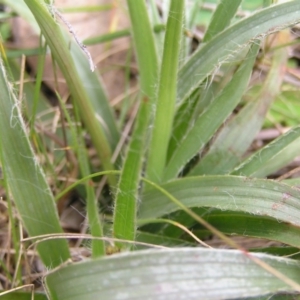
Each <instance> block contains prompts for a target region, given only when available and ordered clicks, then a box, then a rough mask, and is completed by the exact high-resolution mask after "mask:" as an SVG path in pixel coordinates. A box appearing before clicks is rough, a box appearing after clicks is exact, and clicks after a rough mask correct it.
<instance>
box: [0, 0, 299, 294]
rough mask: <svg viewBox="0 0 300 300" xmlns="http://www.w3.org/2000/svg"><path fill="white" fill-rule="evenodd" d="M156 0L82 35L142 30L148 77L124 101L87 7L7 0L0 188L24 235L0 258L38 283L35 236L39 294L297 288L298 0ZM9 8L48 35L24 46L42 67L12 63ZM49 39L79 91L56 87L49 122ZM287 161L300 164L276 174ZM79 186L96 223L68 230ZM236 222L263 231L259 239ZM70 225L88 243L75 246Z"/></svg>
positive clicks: (13, 232)
mask: <svg viewBox="0 0 300 300" xmlns="http://www.w3.org/2000/svg"><path fill="white" fill-rule="evenodd" d="M148 2H149V3H148V6H147V5H146V2H145V1H144V0H127V1H126V3H127V8H128V14H129V18H130V21H131V27H130V28H125V29H123V30H121V31H119V32H112V33H106V34H105V35H102V36H95V37H92V38H90V39H88V40H87V44H97V43H103V42H109V41H113V40H115V39H118V38H120V37H124V36H127V37H129V38H130V41H131V42H132V47H133V49H134V53H135V58H136V63H137V66H138V68H137V69H138V74H139V75H138V84H139V88H138V92H137V93H136V95H134V96H132V97H131V96H130V95H129V93H126V95H125V96H124V99H125V100H124V101H123V103H122V104H121V105H119V106H118V107H117V109H115V108H113V107H112V105H111V103H110V101H109V99H108V97H107V95H106V92H105V88H104V87H103V84H102V79H101V75H100V72H97V70H96V71H95V72H93V68H94V66H93V62H92V61H89V54H88V53H87V52H86V51H87V50H86V49H87V48H86V47H85V46H84V45H83V44H82V43H81V42H79V41H78V40H77V36H76V34H75V33H74V34H75V35H74V34H73V32H72V28H70V27H69V28H68V26H69V25H68V23H66V22H64V17H63V14H64V13H66V14H67V13H72V12H74V11H76V10H77V9H75V8H70V9H66V10H65V11H63V12H59V11H57V10H56V8H55V7H54V6H51V5H46V4H49V3H47V1H45V3H44V1H41V0H24V2H23V1H21V0H18V1H16V0H5V1H0V3H4V4H6V5H7V6H8V7H10V8H11V9H12V13H3V15H0V18H1V19H2V20H3V23H2V24H1V26H0V32H1V35H2V42H1V49H0V50H1V61H0V91H1V93H0V161H1V170H2V178H1V182H0V183H1V187H2V190H1V193H2V194H1V195H3V198H4V200H3V199H2V202H1V203H5V205H4V206H5V207H6V211H7V212H6V213H7V215H8V218H9V224H8V227H9V229H8V230H7V231H8V232H9V233H10V239H11V243H12V247H13V248H14V251H12V252H11V253H10V255H9V256H8V258H7V256H5V259H3V261H2V263H1V272H2V273H3V274H4V277H5V278H7V282H8V283H9V284H8V286H7V287H6V288H11V289H13V288H15V287H21V286H22V285H25V284H26V283H28V282H27V281H25V280H24V279H23V278H22V272H23V271H24V270H23V268H22V266H23V263H22V262H23V261H25V263H26V264H27V265H28V264H29V262H28V256H29V254H28V253H29V251H33V250H36V253H37V255H38V256H39V258H40V260H41V261H42V262H43V264H44V266H45V267H46V269H47V271H44V274H43V283H44V285H43V286H44V287H45V289H44V291H43V294H36V299H40V298H41V299H46V297H48V298H49V299H53V300H54V299H55V300H66V299H75V300H83V299H84V300H89V299H91V300H92V299H100V298H101V299H154V298H158V299H179V298H180V299H181V298H182V299H183V298H184V299H236V298H239V299H246V298H247V299H248V298H251V299H270V297H272V299H299V297H298V296H297V295H298V294H300V282H299V278H300V262H299V260H298V258H299V255H297V254H298V252H299V248H300V242H299V234H300V219H299V216H300V193H299V188H298V186H299V183H300V179H299V177H297V176H294V177H293V178H292V179H291V178H290V179H287V180H284V179H286V178H289V177H290V176H289V175H291V174H292V173H293V172H294V173H295V174H296V171H297V168H295V170H291V169H292V167H290V163H291V162H293V161H294V160H295V158H296V157H297V156H298V155H299V146H300V125H299V116H300V112H299V103H298V87H297V84H295V81H296V79H297V77H296V76H295V78H296V79H294V80H288V79H287V78H289V76H291V74H295V73H296V70H297V66H296V65H295V64H293V60H292V59H290V55H289V49H290V48H289V47H291V45H294V46H295V45H297V43H298V40H297V39H294V37H292V35H291V32H290V28H292V27H293V26H295V24H297V23H298V22H300V13H299V12H300V2H299V1H288V2H285V3H281V4H280V3H279V4H274V3H271V2H272V1H266V0H265V1H262V0H261V1H258V0H257V1H242V0H230V1H228V0H220V1H201V0H194V1H189V3H187V1H184V0H170V1H163V4H162V5H161V6H160V7H159V10H158V7H157V6H156V2H155V1H154V0H151V1H148ZM81 9H82V11H99V10H111V9H114V6H113V5H112V6H110V5H103V6H93V7H82V8H81ZM78 10H80V8H78ZM254 10H255V11H254ZM250 11H252V13H251V14H250ZM14 14H18V15H20V16H22V17H23V18H25V19H26V20H27V21H28V22H29V23H30V24H31V26H32V28H34V29H35V30H36V32H37V33H40V34H41V39H40V47H39V48H37V49H29V50H27V51H26V55H28V56H31V55H38V56H39V62H38V68H37V73H36V78H35V80H34V82H31V81H30V80H26V79H27V78H29V76H28V75H27V74H26V73H25V72H24V68H22V66H19V65H18V64H17V63H16V60H15V58H20V56H21V53H22V49H14V50H11V49H9V47H7V42H8V40H7V39H8V38H9V30H10V29H9V26H8V22H7V21H6V18H10V17H11V16H12V15H14ZM64 23H65V24H64ZM197 25H199V26H200V27H197ZM199 28H202V29H201V30H202V31H201V32H202V33H203V37H202V38H200V39H199V37H198V35H197V34H195V32H198V31H199V30H200V29H199ZM203 28H205V29H203ZM68 31H70V32H71V34H69V33H68ZM47 51H51V55H52V59H53V64H54V65H56V68H59V69H60V71H61V72H62V74H63V76H64V79H65V81H66V82H67V85H68V88H69V93H70V97H69V99H68V100H66V98H64V96H65V95H60V94H59V93H57V92H56V93H55V99H56V100H57V104H56V108H57V109H58V110H59V112H60V118H59V122H60V124H61V126H59V127H57V128H56V129H55V130H54V131H53V132H51V134H49V133H48V134H47V133H46V130H44V131H43V126H44V125H45V124H50V123H51V124H52V122H54V121H53V119H54V116H56V115H55V110H54V109H53V107H52V109H50V105H49V100H48V99H47V96H45V95H44V93H43V90H42V87H41V86H42V73H43V70H44V59H45V55H46V53H47ZM128 57H130V55H129V56H128ZM129 60H130V58H129V59H128V61H127V64H129V63H130V62H129ZM125 69H126V66H125ZM100 71H101V70H100ZM293 71H294V72H293ZM19 74H22V77H21V80H20V81H19V76H20V75H19ZM126 80H127V81H129V75H128V74H127V78H126ZM127 83H128V82H127ZM297 83H298V85H299V80H298V81H297ZM49 111H50V112H49ZM46 112H47V113H46ZM132 116H133V118H134V122H132V123H133V125H132V127H130V129H129V130H127V131H126V132H127V134H128V132H129V134H128V136H127V141H126V142H125V143H122V139H123V135H124V132H125V128H126V126H127V125H128V124H130V122H131V121H132V119H131V118H132ZM59 122H58V123H59ZM45 126H46V125H45ZM276 128H280V129H282V134H277V136H276V137H271V138H269V139H268V141H267V142H266V141H265V140H263V139H261V140H259V141H260V142H261V143H260V145H259V146H258V147H255V141H256V142H257V141H258V138H257V136H258V135H259V134H261V133H262V129H268V130H273V131H274V130H275V131H276ZM123 130H124V132H123ZM277 133H278V132H277ZM120 141H121V142H120ZM54 143H56V145H55V146H54ZM120 145H121V150H120V149H119V147H120ZM58 147H59V148H60V149H62V150H61V151H56V149H57V148H58ZM118 149H119V150H118ZM91 151H94V153H96V154H95V155H96V157H97V162H95V159H92V157H91ZM98 161H100V163H98ZM284 167H287V168H288V171H291V172H290V173H286V174H284V175H283V176H281V175H282V173H278V171H280V170H282V169H283V168H284ZM286 172H287V171H286ZM74 174H75V175H74ZM66 178H67V180H65V179H66ZM271 178H272V179H271ZM69 179H74V182H73V181H71V180H69ZM274 179H276V180H274ZM99 186H100V187H99ZM99 191H100V192H101V193H99ZM72 192H76V193H77V194H78V195H80V196H81V197H82V198H84V202H85V210H86V215H85V216H84V218H85V222H86V223H87V227H88V232H89V234H79V233H78V234H76V233H70V234H68V233H65V232H66V228H64V227H63V226H62V223H61V222H60V219H59V213H61V211H63V209H64V208H61V206H60V205H61V203H62V201H63V200H62V199H69V198H71V193H72ZM99 194H100V195H99ZM99 199H102V200H103V199H105V201H100V200H99ZM19 228H20V229H22V228H24V229H25V231H26V234H28V238H26V239H24V238H23V234H22V233H21V231H22V230H19ZM234 235H237V236H243V237H248V238H252V239H253V241H256V240H260V239H264V242H261V240H260V242H261V243H260V246H258V247H257V246H256V245H250V246H249V247H248V246H245V245H244V244H242V243H240V242H239V241H238V240H237V239H234V238H233V236H234ZM211 236H213V237H214V238H215V239H217V240H218V241H219V242H220V243H222V246H223V247H226V248H230V249H218V248H217V247H214V245H213V244H212V243H211ZM74 239H83V242H82V243H81V247H82V248H83V246H85V247H87V248H89V249H90V252H91V258H83V259H80V260H81V262H80V263H78V262H77V261H78V260H79V259H78V258H77V259H74V255H73V254H72V253H73V243H72V242H71V241H72V240H74ZM89 242H90V243H91V244H90V245H89ZM268 242H270V243H271V242H272V243H274V244H272V245H275V246H273V247H268ZM213 248H216V249H213ZM25 263H24V264H25ZM10 264H12V265H10ZM31 282H32V281H31ZM11 293H13V291H12V292H11ZM11 293H8V294H4V293H3V294H1V293H0V296H1V297H3V299H11V298H9V297H11V296H12V294H11ZM13 297H14V299H30V297H31V294H30V293H17V292H16V293H15V294H14V296H13ZM292 297H293V298H292ZM297 297H298V298H297Z"/></svg>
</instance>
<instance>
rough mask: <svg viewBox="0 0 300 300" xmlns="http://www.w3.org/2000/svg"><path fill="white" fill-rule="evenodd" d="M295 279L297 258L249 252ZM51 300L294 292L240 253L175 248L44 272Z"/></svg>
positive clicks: (299, 266)
mask: <svg viewBox="0 0 300 300" xmlns="http://www.w3.org/2000/svg"><path fill="white" fill-rule="evenodd" d="M251 255H253V256H255V257H256V258H259V259H261V260H262V261H264V262H265V263H267V264H269V265H270V266H272V267H273V268H275V269H277V270H278V271H280V272H281V273H283V274H285V275H286V276H287V277H289V278H291V279H294V280H295V281H297V280H298V279H299V276H300V263H299V262H298V261H294V260H291V259H287V258H279V257H276V256H271V255H267V254H254V253H253V254H251ZM46 285H47V287H48V290H49V292H50V295H51V296H52V298H53V299H64V300H68V299H72V300H83V299H84V300H92V299H93V300H94V299H98V298H99V295H101V298H102V299H172V300H173V299H208V300H210V299H212V300H213V299H233V298H240V297H254V296H259V295H266V294H269V293H272V294H274V293H277V292H283V291H284V292H293V289H292V288H291V287H289V286H287V285H286V284H285V283H283V282H282V281H281V280H279V279H277V278H276V277H274V276H272V275H271V274H270V273H268V272H267V271H265V270H263V269H262V268H261V267H259V266H258V265H257V264H255V263H254V262H252V261H251V260H250V259H249V258H248V257H247V256H245V255H244V254H243V253H242V252H240V251H236V250H211V249H209V250H208V249H195V248H183V249H181V248H179V249H167V250H159V251H157V250H145V251H138V252H131V253H122V254H118V255H114V256H111V257H106V258H103V259H97V260H92V261H87V262H84V263H79V264H74V265H70V266H66V267H62V268H61V269H59V270H57V271H55V272H53V273H51V274H49V275H48V276H46Z"/></svg>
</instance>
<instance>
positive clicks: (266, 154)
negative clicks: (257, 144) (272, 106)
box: [231, 126, 300, 177]
mask: <svg viewBox="0 0 300 300" xmlns="http://www.w3.org/2000/svg"><path fill="white" fill-rule="evenodd" d="M299 146H300V126H297V127H295V128H293V129H291V130H289V131H288V132H286V133H285V134H283V135H281V136H279V137H278V138H277V139H275V140H274V141H272V142H271V143H269V144H268V145H266V146H265V147H263V148H262V149H260V150H259V151H257V152H256V153H254V154H253V155H251V156H250V157H249V158H247V159H246V160H245V161H244V162H242V163H241V164H240V165H239V166H237V167H236V168H235V169H234V170H233V172H232V173H231V174H232V175H242V176H251V177H264V176H267V175H268V174H270V173H271V172H272V171H273V172H274V171H276V170H278V169H279V168H280V167H283V166H284V165H286V163H288V162H289V161H291V160H293V159H294V158H295V157H296V156H297V155H299V151H297V149H299Z"/></svg>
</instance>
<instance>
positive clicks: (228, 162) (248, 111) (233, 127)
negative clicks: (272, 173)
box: [190, 32, 287, 176]
mask: <svg viewBox="0 0 300 300" xmlns="http://www.w3.org/2000/svg"><path fill="white" fill-rule="evenodd" d="M286 34H287V32H279V33H278V34H277V41H279V40H281V42H282V40H283V39H285V38H286ZM286 63H287V51H286V49H284V48H282V49H280V50H278V51H276V52H275V54H274V56H273V60H272V66H271V69H270V71H269V73H268V76H267V78H266V80H265V81H264V83H263V86H262V87H261V89H260V91H259V92H258V93H257V94H256V95H255V98H254V99H250V100H249V102H248V103H247V104H246V105H245V106H244V107H243V108H242V109H241V110H240V111H239V113H238V114H237V115H236V116H234V117H233V118H232V119H231V120H230V121H229V122H228V123H227V124H226V125H225V126H224V127H223V128H222V129H221V130H220V132H219V134H218V136H217V138H216V139H215V140H214V142H213V143H212V145H211V147H210V149H209V151H208V153H207V154H206V155H205V156H204V157H203V158H201V160H200V162H199V164H198V165H197V166H196V167H195V168H194V169H193V170H192V171H191V172H190V175H192V176H195V175H202V174H207V175H208V174H211V175H212V174H219V175H221V174H226V173H228V172H231V171H232V169H233V168H234V167H235V166H236V165H237V164H239V163H240V162H241V161H242V158H243V156H244V155H245V152H246V151H247V149H248V148H249V146H250V145H251V143H252V142H253V140H254V138H255V137H256V135H257V134H258V132H259V130H260V129H261V126H262V125H263V122H264V120H265V117H266V114H267V112H268V110H269V108H270V106H271V105H272V103H273V101H274V99H275V98H276V96H277V95H278V94H279V93H280V89H281V84H282V81H283V77H284V69H285V68H286Z"/></svg>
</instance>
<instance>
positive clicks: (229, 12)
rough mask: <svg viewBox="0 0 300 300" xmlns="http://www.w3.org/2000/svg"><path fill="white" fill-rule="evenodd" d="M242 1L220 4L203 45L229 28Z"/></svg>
mask: <svg viewBox="0 0 300 300" xmlns="http://www.w3.org/2000/svg"><path fill="white" fill-rule="evenodd" d="M241 2H242V0H231V1H227V0H221V2H220V3H219V4H218V6H217V8H216V10H215V11H214V14H213V16H212V18H211V21H210V23H209V25H208V28H207V30H206V32H205V35H204V37H203V43H207V42H208V41H210V40H211V39H212V38H213V37H214V36H215V35H217V34H218V33H220V32H221V31H223V30H224V29H225V28H227V27H228V26H229V24H230V22H231V20H232V18H233V17H234V15H235V14H236V12H237V10H238V8H239V6H240V4H241Z"/></svg>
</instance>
